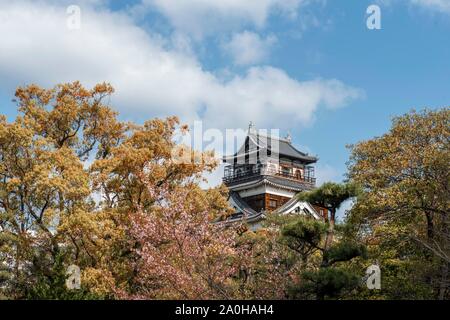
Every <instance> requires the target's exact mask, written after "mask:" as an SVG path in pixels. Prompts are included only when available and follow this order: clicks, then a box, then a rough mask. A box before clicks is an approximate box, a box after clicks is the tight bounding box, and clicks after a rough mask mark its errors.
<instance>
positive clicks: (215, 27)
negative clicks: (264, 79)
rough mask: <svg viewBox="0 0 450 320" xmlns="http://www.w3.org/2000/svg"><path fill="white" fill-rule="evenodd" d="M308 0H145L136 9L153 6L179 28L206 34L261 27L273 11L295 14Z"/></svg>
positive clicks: (197, 34)
mask: <svg viewBox="0 0 450 320" xmlns="http://www.w3.org/2000/svg"><path fill="white" fill-rule="evenodd" d="M307 2H308V1H307V0H244V1H243V0H220V1H218V0H189V1H185V0H143V1H142V3H141V4H140V5H138V7H137V10H139V11H142V10H145V8H153V9H156V10H158V11H159V12H161V13H162V14H163V15H164V16H166V17H167V18H168V20H169V21H170V23H171V24H172V25H173V26H174V27H175V28H176V29H178V30H183V31H184V32H188V33H190V34H193V35H194V36H196V37H201V36H202V35H204V34H205V33H209V34H211V33H213V32H218V31H224V30H230V29H235V28H239V27H242V26H245V25H251V26H254V27H257V28H262V27H263V26H264V25H265V23H266V20H267V18H268V17H269V16H270V14H276V13H278V14H284V15H287V16H290V17H295V16H296V14H297V10H298V8H299V7H300V6H301V5H302V4H304V3H307Z"/></svg>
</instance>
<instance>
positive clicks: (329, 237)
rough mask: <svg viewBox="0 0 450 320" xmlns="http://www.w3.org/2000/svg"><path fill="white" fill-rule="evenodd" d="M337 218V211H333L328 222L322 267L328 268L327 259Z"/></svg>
mask: <svg viewBox="0 0 450 320" xmlns="http://www.w3.org/2000/svg"><path fill="white" fill-rule="evenodd" d="M335 218H336V209H331V210H330V219H329V220H328V230H327V237H326V239H325V246H324V248H323V260H322V267H326V266H328V257H327V254H326V253H327V252H328V250H329V249H330V247H331V245H332V244H333V239H334V225H335Z"/></svg>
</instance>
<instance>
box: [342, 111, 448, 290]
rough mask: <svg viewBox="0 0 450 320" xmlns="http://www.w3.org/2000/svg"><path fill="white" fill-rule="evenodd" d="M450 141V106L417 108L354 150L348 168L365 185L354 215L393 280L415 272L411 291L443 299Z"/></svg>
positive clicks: (445, 269) (446, 253)
mask: <svg viewBox="0 0 450 320" xmlns="http://www.w3.org/2000/svg"><path fill="white" fill-rule="evenodd" d="M449 140H450V108H443V109H440V110H435V111H431V110H424V111H422V112H416V111H412V112H410V113H408V114H406V115H403V116H400V117H396V118H394V119H393V123H392V128H391V129H390V130H389V132H388V133H386V134H384V135H382V136H381V137H377V138H374V139H371V140H368V141H363V142H360V143H358V144H356V145H354V146H352V147H351V149H352V155H351V161H350V164H349V176H350V178H351V179H352V181H354V182H356V183H358V184H360V185H361V186H362V188H363V193H362V194H361V196H360V197H359V199H358V201H357V203H356V205H355V206H354V207H353V209H352V210H351V214H350V217H349V221H351V222H352V223H353V224H354V225H359V226H360V232H359V235H360V239H361V240H362V241H365V242H366V243H368V244H370V246H371V247H372V248H373V250H372V251H373V253H374V254H376V253H378V254H379V255H378V257H377V256H374V257H376V258H379V259H381V260H383V261H385V262H387V263H389V264H390V265H392V263H393V262H395V264H396V266H397V267H395V268H391V269H390V270H391V275H392V277H396V276H395V272H393V270H397V271H398V272H399V274H398V278H401V277H402V276H401V274H406V273H408V272H409V274H410V279H409V282H410V283H415V286H412V287H416V288H423V287H424V285H425V286H428V287H429V288H430V290H431V291H432V292H433V294H432V295H431V296H429V297H436V298H439V299H444V298H448V297H449V273H450V272H449V264H450V237H449V224H450V221H449V212H450V186H449V183H450V143H449ZM380 252H384V253H383V254H381V253H380ZM398 266H402V267H401V268H398ZM382 267H383V266H382ZM402 270H403V271H402ZM407 270H409V271H407ZM393 287H395V286H393ZM399 287H401V286H399ZM394 291H395V289H394ZM425 291H427V290H423V289H420V292H418V293H417V295H418V296H422V294H423V293H424V292H425ZM393 295H394V297H395V296H398V295H397V293H393Z"/></svg>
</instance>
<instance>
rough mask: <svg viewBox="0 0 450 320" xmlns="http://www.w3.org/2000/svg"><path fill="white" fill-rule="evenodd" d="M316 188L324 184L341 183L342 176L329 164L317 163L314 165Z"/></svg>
mask: <svg viewBox="0 0 450 320" xmlns="http://www.w3.org/2000/svg"><path fill="white" fill-rule="evenodd" d="M316 178H317V186H321V185H322V184H324V183H325V182H330V181H331V182H341V181H342V175H341V174H340V173H339V172H338V170H336V169H335V168H333V167H332V166H330V165H329V164H322V163H318V164H317V165H316Z"/></svg>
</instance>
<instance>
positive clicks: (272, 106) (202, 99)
mask: <svg viewBox="0 0 450 320" xmlns="http://www.w3.org/2000/svg"><path fill="white" fill-rule="evenodd" d="M94 2H96V1H94ZM0 34H1V35H2V39H1V41H0V86H1V87H2V88H3V90H8V91H9V93H11V94H12V92H13V90H14V88H15V87H16V86H17V85H25V84H28V83H32V82H34V83H38V84H40V85H43V86H53V85H54V84H56V83H60V82H66V81H74V80H80V81H82V82H83V83H84V84H85V85H87V86H91V85H93V84H95V83H97V82H102V81H108V82H110V83H111V84H112V85H113V86H114V87H115V88H116V94H115V95H114V96H113V99H112V105H113V106H114V107H115V108H116V109H118V110H119V111H120V112H121V113H122V114H123V115H124V116H126V117H133V118H134V119H141V120H142V119H145V118H148V117H152V116H166V115H173V114H175V115H178V116H180V117H181V118H182V119H183V120H184V121H191V120H193V119H198V118H200V117H202V118H203V120H204V122H205V126H208V127H218V128H227V127H228V128H235V127H246V126H247V124H248V121H249V120H253V121H255V122H256V123H257V124H258V126H259V127H263V126H266V127H267V128H272V127H276V126H279V127H285V126H287V125H289V124H294V123H296V124H298V123H300V124H304V123H307V122H309V121H311V119H312V118H313V115H314V112H315V111H316V110H317V108H318V107H319V106H320V105H324V106H326V107H330V108H334V107H339V106H342V105H345V104H346V103H348V102H349V101H351V100H352V99H356V98H358V97H360V96H361V92H360V91H359V90H357V89H354V88H352V87H349V86H347V85H345V84H343V83H342V82H340V81H338V80H324V79H316V80H311V81H303V82H302V81H298V80H296V79H293V78H291V77H290V76H289V75H288V74H287V73H286V72H284V71H282V70H280V69H276V68H272V67H253V68H251V69H249V70H248V72H247V73H246V74H244V75H236V74H232V75H231V76H230V77H229V78H228V79H227V80H223V79H221V78H220V77H218V76H216V75H215V74H213V73H211V72H207V71H205V70H204V69H203V67H202V65H201V64H200V63H199V61H198V60H197V58H196V56H195V55H194V53H192V52H190V51H189V50H184V49H183V48H185V47H189V45H188V44H186V41H185V40H186V39H184V38H179V37H175V38H176V40H175V42H176V43H175V45H174V43H173V42H171V41H172V40H173V39H172V40H170V39H164V38H162V37H161V36H160V35H152V34H149V33H147V32H145V31H144V30H143V29H142V28H140V27H139V26H137V25H136V24H135V23H134V21H133V20H132V19H131V18H130V17H128V16H127V15H126V14H124V13H117V12H116V13H112V12H110V11H108V10H107V9H99V8H98V7H97V8H96V9H93V8H92V7H90V6H86V7H83V8H82V25H81V30H72V31H71V30H69V29H67V28H66V11H65V7H62V6H59V5H57V4H54V3H52V4H51V5H49V4H48V3H46V2H43V1H40V2H28V1H15V2H13V3H10V2H6V1H1V2H0ZM180 48H181V49H180Z"/></svg>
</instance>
